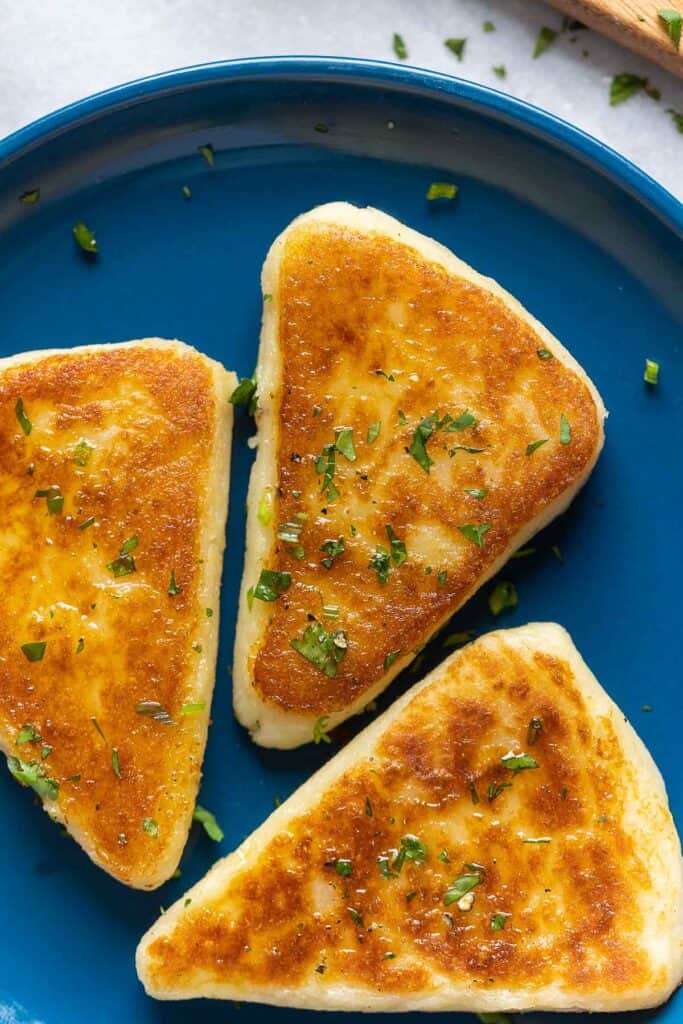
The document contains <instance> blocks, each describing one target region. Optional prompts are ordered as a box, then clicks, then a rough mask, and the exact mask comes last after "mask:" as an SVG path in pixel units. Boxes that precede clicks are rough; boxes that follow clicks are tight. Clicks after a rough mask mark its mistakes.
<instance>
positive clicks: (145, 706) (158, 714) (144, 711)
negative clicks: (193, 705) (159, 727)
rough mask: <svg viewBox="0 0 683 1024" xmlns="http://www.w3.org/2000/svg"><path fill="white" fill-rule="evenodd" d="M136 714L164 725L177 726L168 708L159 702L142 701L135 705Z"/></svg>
mask: <svg viewBox="0 0 683 1024" xmlns="http://www.w3.org/2000/svg"><path fill="white" fill-rule="evenodd" d="M135 713H136V714H137V715H143V716H144V717H145V718H153V719H154V721H155V722H162V723H163V725H174V724H175V723H174V721H173V719H172V718H171V716H170V715H169V713H168V711H167V710H166V708H165V707H164V706H163V704H160V703H159V701H158V700H141V701H140V702H139V703H138V704H136V705H135ZM181 713H182V712H181Z"/></svg>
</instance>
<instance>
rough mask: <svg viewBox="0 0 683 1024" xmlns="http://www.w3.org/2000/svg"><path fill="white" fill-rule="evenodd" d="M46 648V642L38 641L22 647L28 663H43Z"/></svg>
mask: <svg viewBox="0 0 683 1024" xmlns="http://www.w3.org/2000/svg"><path fill="white" fill-rule="evenodd" d="M46 647H47V641H46V640H36V641H34V642H33V643H29V644H22V645H21V649H22V651H23V653H24V657H25V658H26V660H27V661H42V660H43V657H44V655H45V648H46Z"/></svg>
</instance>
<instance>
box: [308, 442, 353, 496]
mask: <svg viewBox="0 0 683 1024" xmlns="http://www.w3.org/2000/svg"><path fill="white" fill-rule="evenodd" d="M352 444H353V439H352ZM354 458H355V452H354ZM336 461H337V459H336V441H335V443H334V444H326V445H325V447H324V448H323V450H322V452H321V453H320V455H319V456H318V458H317V459H316V460H315V471H316V473H317V474H318V476H322V478H323V479H322V483H321V485H320V489H321V491H322V492H323V493H324V494H325V497H326V498H327V500H328V501H336V499H337V498H338V497H339V491H338V490H337V488H336V487H335V484H334V473H335V469H336Z"/></svg>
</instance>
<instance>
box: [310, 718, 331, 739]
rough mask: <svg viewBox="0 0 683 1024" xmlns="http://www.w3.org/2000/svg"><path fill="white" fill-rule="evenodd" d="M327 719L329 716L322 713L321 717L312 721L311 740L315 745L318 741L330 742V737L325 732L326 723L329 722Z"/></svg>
mask: <svg viewBox="0 0 683 1024" xmlns="http://www.w3.org/2000/svg"><path fill="white" fill-rule="evenodd" d="M329 720H330V719H329V717H328V716H327V715H324V716H323V717H322V718H318V719H316V721H315V722H314V723H313V742H314V743H315V745H316V747H317V746H318V745H319V744H320V743H331V742H332V737H331V736H330V735H329V734H328V732H327V723H328V722H329Z"/></svg>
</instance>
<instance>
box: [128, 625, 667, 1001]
mask: <svg viewBox="0 0 683 1024" xmlns="http://www.w3.org/2000/svg"><path fill="white" fill-rule="evenodd" d="M475 643H477V644H480V645H482V646H484V647H496V645H499V644H504V645H505V646H507V647H513V648H515V649H517V650H520V651H527V652H529V651H531V652H536V651H539V652H543V653H545V654H550V655H553V656H556V657H558V658H561V659H562V660H564V661H566V662H567V663H568V664H569V666H570V668H571V671H572V674H573V676H574V682H575V684H576V685H577V686H578V688H579V689H580V690H581V693H582V695H583V698H584V700H585V702H586V706H587V710H586V717H587V718H590V720H591V721H593V722H595V721H599V720H600V719H603V718H604V719H607V720H609V722H610V724H611V725H612V727H613V729H614V731H615V733H616V735H617V738H618V741H619V743H620V744H621V748H622V751H623V754H624V757H625V758H626V759H627V761H628V763H629V764H630V765H631V766H632V769H633V773H632V787H633V793H632V799H631V801H630V802H629V804H628V805H627V812H626V816H625V818H624V827H625V828H626V829H627V830H628V831H629V832H631V834H633V836H634V838H635V840H636V846H637V847H638V849H639V852H640V855H641V857H642V859H643V861H644V863H647V864H648V865H649V866H650V868H651V872H650V882H651V883H652V884H653V890H652V891H651V892H649V893H647V894H646V898H645V899H644V901H643V907H642V910H643V918H644V921H645V922H646V927H647V932H646V934H645V935H644V939H643V944H644V945H645V946H647V948H648V950H649V952H650V956H651V962H652V965H653V967H654V968H655V969H657V968H661V969H662V971H663V978H662V982H661V985H659V986H658V987H656V988H653V989H650V990H648V991H646V992H633V993H629V994H626V995H624V994H623V993H622V994H621V995H619V994H612V993H609V992H605V993H604V994H603V995H602V996H601V997H598V996H595V995H590V996H586V997H585V998H582V997H581V996H580V995H578V994H577V993H572V992H571V991H566V990H564V989H560V988H558V987H557V986H547V987H545V988H542V989H534V988H531V987H529V988H526V989H525V988H524V986H523V985H521V986H518V987H516V988H515V989H512V988H510V989H498V990H496V992H481V991H478V990H477V988H476V987H475V986H474V985H469V986H468V985H466V984H462V985H458V986H455V985H453V984H452V983H451V982H450V980H449V978H448V976H447V975H446V974H445V973H443V974H441V975H440V974H439V972H438V971H437V970H435V971H434V982H435V987H434V988H431V987H430V990H429V992H426V993H424V994H414V995H412V996H408V997H407V996H405V995H403V994H401V995H396V996H394V995H392V993H391V992H381V993H378V992H374V991H368V990H366V989H360V988H358V987H357V986H353V985H348V986H347V985H343V984H339V983H338V984H335V985H333V986H329V987H328V986H327V985H326V984H325V983H324V981H321V980H320V977H319V976H318V975H315V974H313V975H312V978H311V980H310V981H309V982H307V983H306V984H305V985H303V986H300V987H296V988H280V987H279V986H275V985H274V986H273V988H272V989H265V988H259V987H258V986H249V985H245V986H237V985H229V984H228V985H221V984H219V983H216V982H213V981H209V980H207V982H206V983H205V984H203V985H202V986H201V988H198V989H197V990H185V989H180V988H178V989H163V988H161V989H159V988H156V987H155V984H154V978H153V959H152V958H151V957H150V956H149V954H148V950H149V947H150V946H151V944H152V943H153V942H154V941H155V940H156V939H158V938H160V937H162V936H170V935H171V934H172V932H173V929H174V926H175V924H176V922H177V921H179V920H180V918H181V916H182V914H183V913H184V911H185V906H184V904H185V900H186V899H187V898H189V899H191V901H192V904H191V905H192V907H193V909H196V908H197V906H201V904H202V903H204V902H205V901H212V900H214V899H216V898H218V897H220V895H221V893H222V892H224V891H225V889H226V888H227V887H228V885H229V884H230V881H231V879H232V878H233V877H234V876H235V875H236V874H237V873H238V872H239V871H241V870H242V869H243V868H245V867H248V866H249V864H250V862H251V861H253V860H255V859H256V858H257V857H258V855H259V853H260V851H261V850H262V849H263V848H264V846H265V845H266V844H267V843H269V842H270V841H271V840H272V839H274V838H275V837H276V836H277V835H279V834H281V833H283V832H286V831H287V828H288V825H289V823H290V822H291V821H292V820H293V819H296V818H298V817H300V816H301V815H305V814H306V812H307V811H308V810H309V808H311V807H313V806H315V805H316V803H317V802H318V800H319V799H320V798H321V797H322V796H323V795H324V793H325V792H326V791H327V790H328V789H329V788H330V787H331V786H332V785H333V784H334V783H335V782H336V781H337V780H338V779H339V778H340V777H341V776H342V775H343V774H344V772H346V771H348V770H349V769H351V768H352V767H353V765H354V764H356V763H357V762H359V761H363V760H366V759H367V758H368V757H370V756H371V755H372V754H373V753H374V751H375V750H376V748H377V746H378V743H379V740H380V738H381V737H382V736H383V734H384V733H385V732H386V730H387V729H388V728H389V727H390V726H391V725H392V724H393V723H394V722H395V721H396V720H397V719H399V718H400V716H401V714H402V712H403V711H404V710H405V708H406V707H407V706H408V705H409V704H410V703H411V702H412V701H413V700H415V699H416V698H417V697H418V696H419V694H420V693H421V691H422V690H424V689H425V688H426V687H428V686H431V685H432V684H434V683H436V682H438V681H439V680H440V679H441V678H442V677H443V676H444V675H446V674H450V673H452V674H453V684H454V685H456V683H457V679H456V675H455V674H456V672H457V664H458V661H459V659H460V658H462V657H466V651H467V647H464V648H461V649H460V650H458V651H456V652H455V653H454V654H452V655H451V656H450V657H449V658H447V659H446V660H445V661H444V662H442V664H441V665H439V666H438V667H437V668H435V669H434V670H433V671H432V672H431V673H430V674H429V675H428V676H426V677H425V678H424V679H423V680H422V681H421V682H419V683H417V684H416V685H415V686H413V687H412V689H410V690H409V691H408V692H407V693H405V694H404V695H403V696H402V697H400V698H399V699H398V700H397V701H396V702H395V703H394V704H393V705H392V706H391V707H390V708H389V709H388V710H387V711H385V712H384V714H383V715H381V716H380V717H379V718H377V719H376V720H375V721H374V722H373V723H372V724H371V725H369V726H368V727H367V728H366V729H364V730H363V732H361V733H360V734H359V735H358V736H356V738H355V739H353V740H352V741H351V742H350V743H349V744H348V745H347V746H346V747H344V749H343V750H341V751H340V752H339V753H338V754H337V755H336V756H335V757H333V758H332V759H331V760H330V761H329V762H328V763H327V764H326V765H324V766H323V767H322V768H321V769H319V771H317V772H316V773H315V774H314V775H313V776H312V777H311V778H310V779H308V781H307V782H305V783H304V784H303V785H302V786H301V787H300V788H299V789H297V790H296V792H295V793H293V794H292V796H290V797H289V799H288V800H286V801H285V802H284V803H283V804H282V805H281V806H280V807H279V808H278V809H277V810H276V811H274V812H273V814H271V815H270V817H269V818H267V820H266V821H265V822H264V823H263V824H262V825H261V826H260V827H259V828H258V829H256V831H255V832H253V833H252V834H251V836H249V837H248V838H247V839H246V840H245V841H244V842H243V843H242V845H241V846H240V847H239V848H238V849H237V850H235V851H234V852H233V853H231V854H229V855H228V856H227V857H225V858H223V859H222V860H220V861H218V862H217V863H216V864H215V865H214V866H213V868H212V869H211V870H210V871H209V873H208V874H207V875H206V876H205V877H204V878H203V879H202V880H201V881H200V882H198V883H197V884H196V885H195V886H194V887H193V888H192V889H190V890H189V892H188V893H186V895H185V896H184V897H183V898H182V899H180V900H178V901H177V902H176V903H175V904H174V905H173V906H172V907H170V908H169V909H168V910H167V911H166V913H165V914H164V915H163V916H162V917H161V918H159V920H158V921H157V922H156V923H155V924H154V925H153V926H152V927H151V928H150V930H149V931H148V932H147V934H146V935H145V936H143V938H142V940H141V942H140V944H139V946H138V949H137V954H136V965H137V971H138V976H139V977H140V980H141V981H142V983H143V985H144V986H145V989H146V991H147V993H148V994H149V995H151V996H154V997H155V998H157V999H189V998H198V997H205V998H211V999H235V1000H242V1001H248V1002H263V1003H268V1004H271V1005H276V1006H291V1007H297V1008H300V1009H317V1010H342V1009H346V1010H355V1011H363V1012H366V1011H367V1012H370V1011H386V1012H389V1011H394V1012H395V1011H408V1010H422V1011H437V1010H438V1011H468V1012H477V1013H484V1012H495V1011H501V1012H503V1011H507V1012H523V1011H531V1010H548V1011H549V1010H565V1011H572V1010H576V1011H578V1010H591V1011H619V1010H624V1011H625V1010H635V1009H643V1008H647V1007H650V1006H658V1005H659V1004H661V1003H663V1002H664V1001H665V1000H666V999H668V998H669V996H670V995H671V993H672V992H673V991H674V989H675V988H676V987H677V986H678V985H679V984H680V983H681V980H682V978H683V902H682V899H683V862H682V861H681V847H680V841H679V838H678V835H677V833H676V829H675V826H674V823H673V819H672V817H671V814H670V812H669V810H668V804H667V796H666V790H665V787H664V782H663V780H662V777H661V775H660V773H659V770H658V769H657V767H656V765H655V763H654V761H653V760H652V757H651V755H650V753H649V752H648V750H647V748H646V747H645V745H644V744H643V742H642V740H641V739H640V738H639V737H638V736H637V735H636V733H635V731H634V729H633V727H632V726H631V725H630V724H629V722H628V721H627V720H626V718H625V717H624V715H623V713H622V712H621V711H620V709H619V708H618V707H617V706H616V704H615V703H614V702H613V701H612V700H611V698H610V697H609V696H608V694H607V693H606V692H605V690H604V689H603V688H602V686H601V685H600V683H599V682H598V681H597V679H596V678H595V676H594V675H593V673H592V672H591V671H590V669H589V668H588V666H587V665H586V664H585V662H584V661H583V659H582V658H581V655H580V654H579V652H578V651H577V650H576V648H575V646H574V644H573V642H572V639H571V637H570V636H569V634H568V633H567V632H566V630H565V629H563V628H562V627H561V626H559V625H557V624H555V623H530V624H528V625H526V626H520V627H518V628H516V629H510V630H496V631H495V632H492V633H488V634H486V635H485V636H483V637H481V638H480V639H479V640H477V641H475ZM655 825H658V826H659V827H658V828H655V827H654V826H655Z"/></svg>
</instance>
